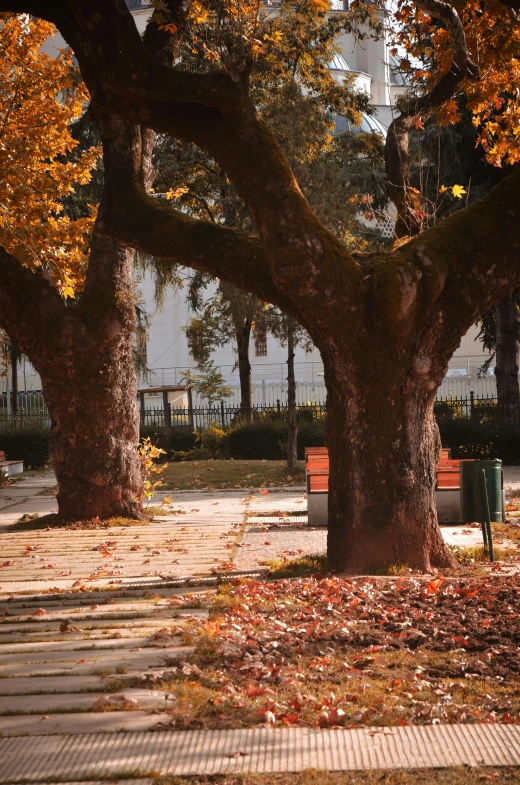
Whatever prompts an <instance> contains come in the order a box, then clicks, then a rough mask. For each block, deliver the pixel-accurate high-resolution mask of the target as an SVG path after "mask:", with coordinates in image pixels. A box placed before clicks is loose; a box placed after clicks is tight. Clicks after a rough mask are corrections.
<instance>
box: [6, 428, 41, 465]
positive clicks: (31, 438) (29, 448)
mask: <svg viewBox="0 0 520 785" xmlns="http://www.w3.org/2000/svg"><path fill="white" fill-rule="evenodd" d="M0 450H2V451H3V452H5V457H6V458H7V460H8V461H23V463H24V468H25V469H40V468H41V467H42V466H45V464H46V463H48V462H49V429H48V428H42V427H34V426H33V427H26V428H21V429H19V430H16V431H15V430H10V429H6V430H0Z"/></svg>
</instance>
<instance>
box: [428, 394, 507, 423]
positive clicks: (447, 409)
mask: <svg viewBox="0 0 520 785" xmlns="http://www.w3.org/2000/svg"><path fill="white" fill-rule="evenodd" d="M434 411H435V415H436V417H437V419H439V418H442V419H451V420H460V419H464V420H470V421H472V422H474V423H478V424H481V425H484V424H490V425H507V424H516V425H520V406H519V404H518V401H514V400H507V399H506V400H501V401H500V402H499V400H498V398H496V397H494V396H484V395H475V393H473V392H470V394H469V396H468V397H467V398H459V397H457V396H451V397H449V398H444V399H443V398H438V399H437V400H436V401H435V406H434Z"/></svg>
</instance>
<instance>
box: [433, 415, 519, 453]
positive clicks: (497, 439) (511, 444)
mask: <svg viewBox="0 0 520 785" xmlns="http://www.w3.org/2000/svg"><path fill="white" fill-rule="evenodd" d="M438 424H439V431H440V434H441V440H442V446H443V447H450V448H451V451H452V458H478V459H480V460H490V459H493V458H499V459H500V460H501V461H503V463H505V464H518V463H520V427H519V426H513V425H508V426H505V425H493V424H492V423H489V422H488V423H485V422H478V421H477V420H469V419H462V418H461V419H451V418H444V417H439V418H438Z"/></svg>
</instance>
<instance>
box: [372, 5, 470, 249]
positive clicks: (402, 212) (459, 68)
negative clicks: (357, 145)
mask: <svg viewBox="0 0 520 785" xmlns="http://www.w3.org/2000/svg"><path fill="white" fill-rule="evenodd" d="M415 5H417V6H418V7H419V8H422V9H424V10H425V11H427V12H428V13H429V14H430V15H431V16H432V17H435V18H437V19H439V20H440V21H441V22H442V23H443V24H444V25H445V27H446V29H447V31H448V32H449V34H450V37H451V45H452V50H453V61H452V65H451V68H450V70H449V71H448V72H447V73H446V74H444V76H443V77H442V78H441V79H440V80H439V82H438V83H437V84H436V85H435V86H434V88H433V89H432V90H431V91H430V92H428V93H425V94H424V95H422V96H421V97H420V98H415V97H412V98H410V99H409V100H408V105H407V106H406V107H403V108H402V110H401V114H400V115H399V117H396V118H395V120H393V121H392V123H391V124H390V126H389V128H388V134H387V138H386V145H385V164H386V176H387V180H388V187H389V192H390V197H391V199H392V201H393V202H394V204H395V206H396V208H397V213H398V220H397V224H396V234H397V236H398V237H406V236H409V235H412V234H416V233H417V232H418V231H420V228H421V218H420V213H421V197H420V194H414V193H413V192H411V191H410V154H409V141H410V131H411V130H412V129H413V127H414V123H415V119H416V118H417V117H419V118H420V117H423V118H425V117H428V116H429V115H431V114H432V113H433V112H434V111H435V110H436V109H439V108H440V107H441V106H442V104H443V103H445V101H447V100H449V99H450V98H452V97H453V96H454V95H455V94H456V92H457V89H458V88H459V85H460V83H461V82H462V81H463V79H465V78H468V79H474V78H475V77H476V76H477V74H478V70H477V67H476V66H475V64H474V63H473V62H472V61H471V58H470V55H469V52H468V46H467V41H466V34H465V31H464V26H463V24H462V21H461V19H460V17H459V15H458V13H457V11H456V10H455V9H454V8H453V7H452V6H451V5H449V4H448V3H444V2H441V0H417V2H416V3H415Z"/></svg>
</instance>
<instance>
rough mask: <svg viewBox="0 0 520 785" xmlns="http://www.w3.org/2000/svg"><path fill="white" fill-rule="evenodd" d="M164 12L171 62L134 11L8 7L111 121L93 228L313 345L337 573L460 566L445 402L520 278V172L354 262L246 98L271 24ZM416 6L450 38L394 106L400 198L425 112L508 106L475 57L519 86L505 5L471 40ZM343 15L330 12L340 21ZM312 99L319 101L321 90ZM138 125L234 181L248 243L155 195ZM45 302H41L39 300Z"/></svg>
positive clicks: (441, 8) (448, 15) (54, 3)
mask: <svg viewBox="0 0 520 785" xmlns="http://www.w3.org/2000/svg"><path fill="white" fill-rule="evenodd" d="M479 5H481V4H479ZM159 6H160V9H159V11H158V12H157V13H156V14H155V16H154V19H153V20H152V25H153V24H156V26H157V25H158V26H159V27H161V28H162V29H163V31H166V33H167V34H168V35H169V36H170V37H171V38H172V40H173V41H174V42H176V45H178V57H177V59H176V64H175V66H170V65H167V64H165V63H162V62H159V61H158V60H157V59H156V58H155V57H154V56H153V55H152V54H150V51H149V49H148V48H147V47H146V45H145V44H144V43H143V42H142V41H141V39H140V37H139V35H138V33H137V30H136V28H135V25H134V22H133V19H132V17H131V15H130V13H129V12H128V11H127V10H126V7H125V5H124V3H123V2H122V0H47V2H46V3H45V4H44V6H43V7H42V4H41V3H38V2H36V0H1V1H0V9H5V10H14V11H25V12H29V13H33V14H37V15H40V16H44V17H45V18H47V19H48V20H49V21H52V22H54V23H55V24H56V25H57V26H58V27H59V29H60V30H61V31H62V32H63V34H64V36H65V38H66V39H67V42H68V43H69V44H70V45H71V47H72V48H73V50H74V53H75V55H76V57H77V59H78V62H79V64H80V68H81V71H82V74H83V77H84V79H85V82H86V84H87V86H88V88H89V90H90V92H91V95H92V96H93V101H94V102H95V104H96V107H97V108H98V111H99V112H101V113H102V114H103V116H104V117H106V118H109V120H110V122H111V123H113V126H112V128H113V130H112V133H111V135H110V138H109V143H107V142H105V148H104V154H105V155H104V160H105V194H104V201H103V204H102V206H101V212H100V216H101V217H100V223H99V228H100V230H101V231H103V232H104V233H105V234H106V235H107V236H114V237H118V238H119V239H120V240H121V241H122V242H124V243H126V244H127V245H128V246H129V247H137V248H139V249H141V250H142V251H145V252H147V253H149V254H151V255H153V256H155V257H157V258H163V259H171V260H172V261H174V262H175V263H177V264H183V265H186V266H190V267H193V268H195V269H198V270H202V271H203V272H209V273H211V274H212V275H217V276H218V277H220V278H221V279H223V280H229V281H231V282H232V283H234V284H235V285H236V286H239V287H241V288H243V289H245V290H246V291H251V292H254V293H255V294H256V295H257V296H258V297H259V298H260V299H262V300H263V301H265V302H270V303H274V304H276V305H278V306H279V307H280V308H281V309H282V310H283V311H284V312H286V313H288V314H289V315H291V316H293V317H294V318H295V319H296V320H297V321H298V322H299V323H300V324H302V326H303V327H305V329H307V331H308V332H309V335H310V336H311V338H312V340H313V342H314V344H315V345H316V346H317V347H318V348H319V350H320V352H321V355H322V358H323V362H324V368H325V381H326V385H327V410H328V417H327V434H326V439H327V445H328V448H329V452H330V457H331V471H330V492H329V532H328V550H329V559H330V563H331V565H332V566H333V567H334V568H336V569H343V568H351V569H357V570H360V569H361V570H368V569H373V568H374V567H378V566H381V565H382V564H388V563H392V562H396V561H400V562H405V563H408V564H409V565H410V566H411V567H415V568H420V569H430V568H431V567H432V566H446V565H450V564H452V563H453V558H452V556H451V555H450V553H449V551H448V550H447V548H446V546H445V544H444V541H443V538H442V536H441V533H440V530H439V528H438V525H437V519H436V509H435V501H434V477H435V463H436V461H437V458H438V455H439V448H440V444H439V435H438V430H437V427H436V425H435V420H434V417H433V403H434V399H435V393H436V389H437V387H438V385H439V383H440V382H441V380H442V378H443V377H444V374H445V371H446V367H447V364H448V361H449V358H450V357H451V355H452V353H453V351H454V350H455V348H456V347H457V345H458V343H459V341H460V338H461V336H462V335H463V334H464V333H465V332H466V330H467V329H468V328H469V326H470V325H471V324H472V323H474V321H475V320H476V318H477V316H478V314H479V313H482V312H484V311H486V310H488V309H489V308H491V307H492V306H493V305H494V304H495V303H496V302H498V300H500V298H501V297H503V296H504V295H506V294H507V293H508V292H510V291H512V290H513V289H514V288H515V287H516V286H517V285H518V284H519V282H520V267H519V265H518V237H517V235H518V220H519V213H520V200H519V199H518V195H519V191H520V172H519V171H518V169H517V168H516V167H515V168H514V169H513V172H512V174H511V175H510V176H509V177H507V178H505V179H504V180H503V182H501V183H500V184H499V185H497V186H496V187H495V188H494V189H493V190H492V191H491V192H490V194H489V195H488V196H486V197H485V198H484V199H482V200H481V201H479V202H478V203H477V204H474V205H472V206H470V207H468V208H467V209H465V210H461V211H459V212H457V213H456V214H454V215H453V216H451V217H450V218H447V219H446V220H444V221H442V222H440V223H439V224H438V225H437V226H435V227H433V228H430V229H428V230H427V231H425V232H423V233H422V234H421V235H419V236H417V237H412V238H411V239H409V240H408V241H407V242H403V243H402V244H401V245H400V246H399V247H398V248H396V249H394V250H392V251H383V250H381V251H376V252H372V253H366V254H363V253H359V252H355V253H352V252H351V251H350V250H349V249H348V247H346V245H345V244H344V243H342V242H341V241H340V240H338V239H337V238H336V237H335V236H334V234H332V233H331V232H330V231H329V230H328V229H327V227H326V226H325V225H324V224H323V222H322V221H321V220H320V219H319V218H318V216H317V215H316V212H315V211H314V210H313V209H312V208H311V207H310V205H309V203H308V201H307V200H306V198H305V197H304V195H303V193H302V191H301V189H300V188H299V186H298V183H297V181H296V179H295V177H294V174H293V172H292V170H291V168H290V166H289V165H288V163H287V160H286V158H285V156H284V154H283V152H282V150H281V148H280V145H279V144H278V142H277V141H276V138H275V136H274V135H273V133H272V131H271V130H270V128H269V125H268V124H267V123H266V122H265V120H264V119H263V118H262V116H261V112H260V111H259V109H258V107H257V105H256V104H255V101H254V99H253V96H252V93H251V90H250V80H251V78H252V73H253V72H254V67H255V65H256V58H257V49H258V44H257V42H258V41H260V42H262V46H265V45H266V40H267V39H265V38H264V35H265V34H267V35H269V36H270V38H271V40H274V43H273V44H270V43H269V46H271V45H272V47H273V56H274V55H275V51H276V37H274V36H273V35H272V33H273V32H275V31H276V15H271V16H270V15H269V14H264V13H263V12H261V13H258V7H257V6H256V5H255V6H253V5H252V4H249V3H240V4H239V5H236V4H235V3H231V2H230V3H227V2H223V3H220V2H216V0H215V2H208V3H203V2H197V3H194V4H193V5H189V4H188V3H186V4H180V3H176V2H173V0H172V2H169V0H161V3H160V4H159ZM411 8H412V12H413V13H415V11H416V10H417V12H418V13H420V14H421V20H420V22H421V24H422V20H423V19H424V23H425V24H431V23H432V20H434V22H435V25H434V26H435V29H436V30H438V31H439V34H440V31H444V32H443V34H442V39H443V42H444V43H443V47H444V48H443V49H442V53H443V59H442V61H441V60H440V58H439V68H438V70H437V71H436V73H435V74H433V77H432V79H431V80H430V81H429V83H428V84H426V85H425V86H424V90H423V92H422V93H421V95H420V96H419V97H418V98H417V99H416V100H413V101H411V102H410V103H406V104H405V105H403V106H402V112H401V119H400V121H399V122H396V124H395V125H394V127H393V129H391V133H390V134H389V137H388V140H387V144H386V153H387V155H386V158H387V167H388V171H389V174H390V177H389V179H390V184H391V187H392V188H393V189H394V201H397V202H398V203H399V202H401V203H404V200H403V199H400V194H402V193H406V188H407V168H406V164H407V155H408V146H407V145H408V135H409V130H410V127H412V126H413V124H414V123H415V120H416V118H420V117H422V115H423V114H426V113H428V112H429V111H430V110H433V109H435V108H438V107H439V106H440V105H441V104H442V103H443V102H446V101H449V100H451V97H452V96H453V95H454V94H455V93H456V92H457V91H458V90H467V91H468V93H469V92H470V91H471V90H472V89H473V87H474V86H478V85H479V84H481V85H483V86H485V88H486V90H488V92H487V93H486V91H484V94H483V95H482V96H481V98H482V102H483V103H485V104H486V106H488V107H489V106H490V105H491V106H493V105H496V104H497V103H498V98H499V97H500V98H502V95H500V96H498V95H496V91H494V90H492V89H491V85H490V84H489V83H488V82H486V76H485V75H482V76H479V72H478V67H477V66H478V61H479V60H485V69H484V71H485V74H486V75H487V74H488V73H489V72H490V71H492V70H495V71H496V72H497V74H499V75H504V78H503V79H502V81H501V86H500V87H499V89H500V90H502V89H503V87H504V86H505V87H507V86H508V85H509V86H511V81H510V75H509V74H510V71H514V69H515V68H516V64H517V63H518V62H520V61H519V60H518V59H516V54H515V52H516V49H515V47H516V42H517V40H518V23H517V19H516V15H515V13H516V12H515V11H513V10H512V9H511V8H508V7H506V5H505V4H501V3H498V2H493V1H491V2H489V4H488V3H485V13H486V15H487V20H488V28H489V30H490V31H491V32H489V34H488V28H483V29H482V30H481V36H480V37H478V36H475V35H473V31H474V27H473V26H472V25H473V21H474V20H473V19H470V21H469V22H468V23H466V21H465V19H461V17H459V15H458V13H457V11H456V10H455V8H454V7H453V6H451V5H449V4H448V3H444V2H441V1H440V0H418V2H416V3H414V4H413V5H412V6H411ZM298 9H305V10H308V13H312V14H315V15H316V16H317V17H319V16H320V15H321V18H322V19H323V20H325V18H326V11H327V8H326V7H325V6H324V5H323V6H322V5H321V4H318V3H310V4H309V5H307V4H306V3H303V4H299V5H298ZM475 9H476V4H475ZM237 11H238V13H237ZM361 11H362V12H364V13H367V14H369V13H370V14H375V13H376V11H375V10H374V6H373V5H370V6H364V5H363V4H362V3H360V4H359V6H357V7H355V10H354V12H353V13H354V14H357V13H359V12H361ZM302 12H303V10H302ZM475 13H476V11H475ZM175 14H176V16H174V15H175ZM340 16H341V15H339V16H338V17H336V15H334V17H333V18H334V20H336V21H335V24H338V22H337V19H338V18H340ZM273 19H274V21H273ZM351 20H352V16H350V17H349V16H348V15H347V16H346V17H345V21H344V22H343V21H342V22H341V24H343V25H344V26H345V27H348V26H349V25H350V24H351ZM495 21H496V23H497V24H496V25H494V22H495ZM477 22H478V24H479V25H480V19H477ZM506 23H507V26H508V28H509V34H508V38H507V41H505V43H504V46H503V47H500V46H496V43H497V40H499V38H500V36H501V35H502V30H503V26H504V25H506ZM465 24H467V25H468V27H467V29H466V27H465ZM264 25H267V28H265V27H264ZM269 25H270V27H269ZM500 25H502V27H501V26H500ZM494 27H496V28H497V29H496V30H495V38H493V35H492V31H493V28H494ZM467 31H470V32H471V33H472V35H467ZM202 33H203V34H202ZM281 35H282V37H283V36H284V35H287V33H285V31H283V30H282V31H281ZM199 45H200V46H205V47H207V51H208V63H207V66H206V67H205V68H204V69H202V68H201V69H197V70H195V69H194V68H191V66H190V63H189V58H188V61H187V62H186V67H183V59H182V54H183V51H186V49H187V50H188V53H189V52H191V51H193V50H194V49H195V50H196V49H197V46H199ZM183 47H184V49H183ZM301 79H302V80H305V79H306V74H305V72H303V73H302V76H301ZM307 86H308V88H309V89H312V82H311V80H309V83H308V85H306V88H307ZM488 88H489V89H488ZM495 99H496V100H495ZM514 101H515V97H514V95H513V99H512V101H511V103H509V102H508V94H506V95H505V96H504V103H503V104H501V107H502V111H507V110H510V112H511V115H512V116H514V113H515V111H516V106H515V103H514ZM475 110H476V111H477V112H478V107H475ZM476 116H478V115H476ZM481 117H482V120H483V121H484V113H483V114H482V115H481ZM114 118H116V119H117V118H120V119H119V125H117V122H116V119H114ZM138 124H142V125H143V126H145V127H146V128H153V129H154V130H156V131H158V132H160V133H164V134H167V135H171V136H172V137H174V138H177V139H181V140H182V141H185V142H189V143H192V144H196V145H197V146H198V147H200V148H201V149H204V150H205V151H206V152H208V154H209V155H211V157H212V159H213V160H214V161H216V162H217V163H218V165H219V166H221V167H222V169H223V170H224V171H225V172H226V174H227V176H228V177H229V179H230V181H231V182H233V184H234V186H235V187H236V189H237V192H238V193H239V194H240V197H241V199H242V200H243V201H244V204H245V205H246V207H247V210H248V213H249V215H250V217H251V223H252V226H253V227H254V232H255V234H250V233H244V232H240V231H237V230H235V229H233V228H229V227H226V226H222V225H219V224H215V223H211V222H209V221H203V220H200V219H196V218H193V217H192V216H189V215H186V214H185V213H183V212H182V211H180V210H176V209H174V208H172V207H171V206H169V205H165V204H162V203H160V202H158V200H157V199H154V198H152V197H150V196H149V195H148V193H147V190H146V184H147V183H146V178H145V174H146V172H143V166H142V156H143V136H142V135H141V133H140V132H139V130H138ZM503 131H504V133H503V135H502V136H501V137H500V138H501V139H503V140H504V143H505V144H506V145H507V149H508V150H509V149H510V148H511V149H513V148H514V149H515V150H516V149H518V148H517V145H516V139H515V136H514V133H513V132H512V127H511V126H507V125H506V126H505V127H504V129H503ZM144 138H145V139H146V138H147V137H146V135H145V137H144ZM514 155H516V153H513V156H514ZM406 195H407V196H408V194H406ZM406 209H407V208H406ZM400 214H401V215H403V214H404V213H403V212H402V211H401V213H400ZM406 217H407V218H408V217H409V216H406ZM404 223H405V224H406V221H404ZM4 259H5V255H4ZM2 270H3V271H4V270H5V261H4V260H3V261H2ZM3 276H4V278H5V274H4V273H3ZM32 280H33V279H31V281H32ZM24 284H25V282H24ZM27 288H28V284H27V285H24V287H23V291H26V290H27ZM102 288H103V287H102ZM19 291H20V290H19V288H18V287H17V286H15V285H14V284H13V286H12V287H11V289H10V290H9V291H7V289H6V287H5V285H4V284H3V281H2V283H0V292H2V295H1V296H2V303H3V302H12V300H13V299H14V297H15V294H18V293H19ZM18 296H19V295H18ZM34 300H39V301H41V296H40V292H38V293H36V292H35V294H34Z"/></svg>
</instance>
